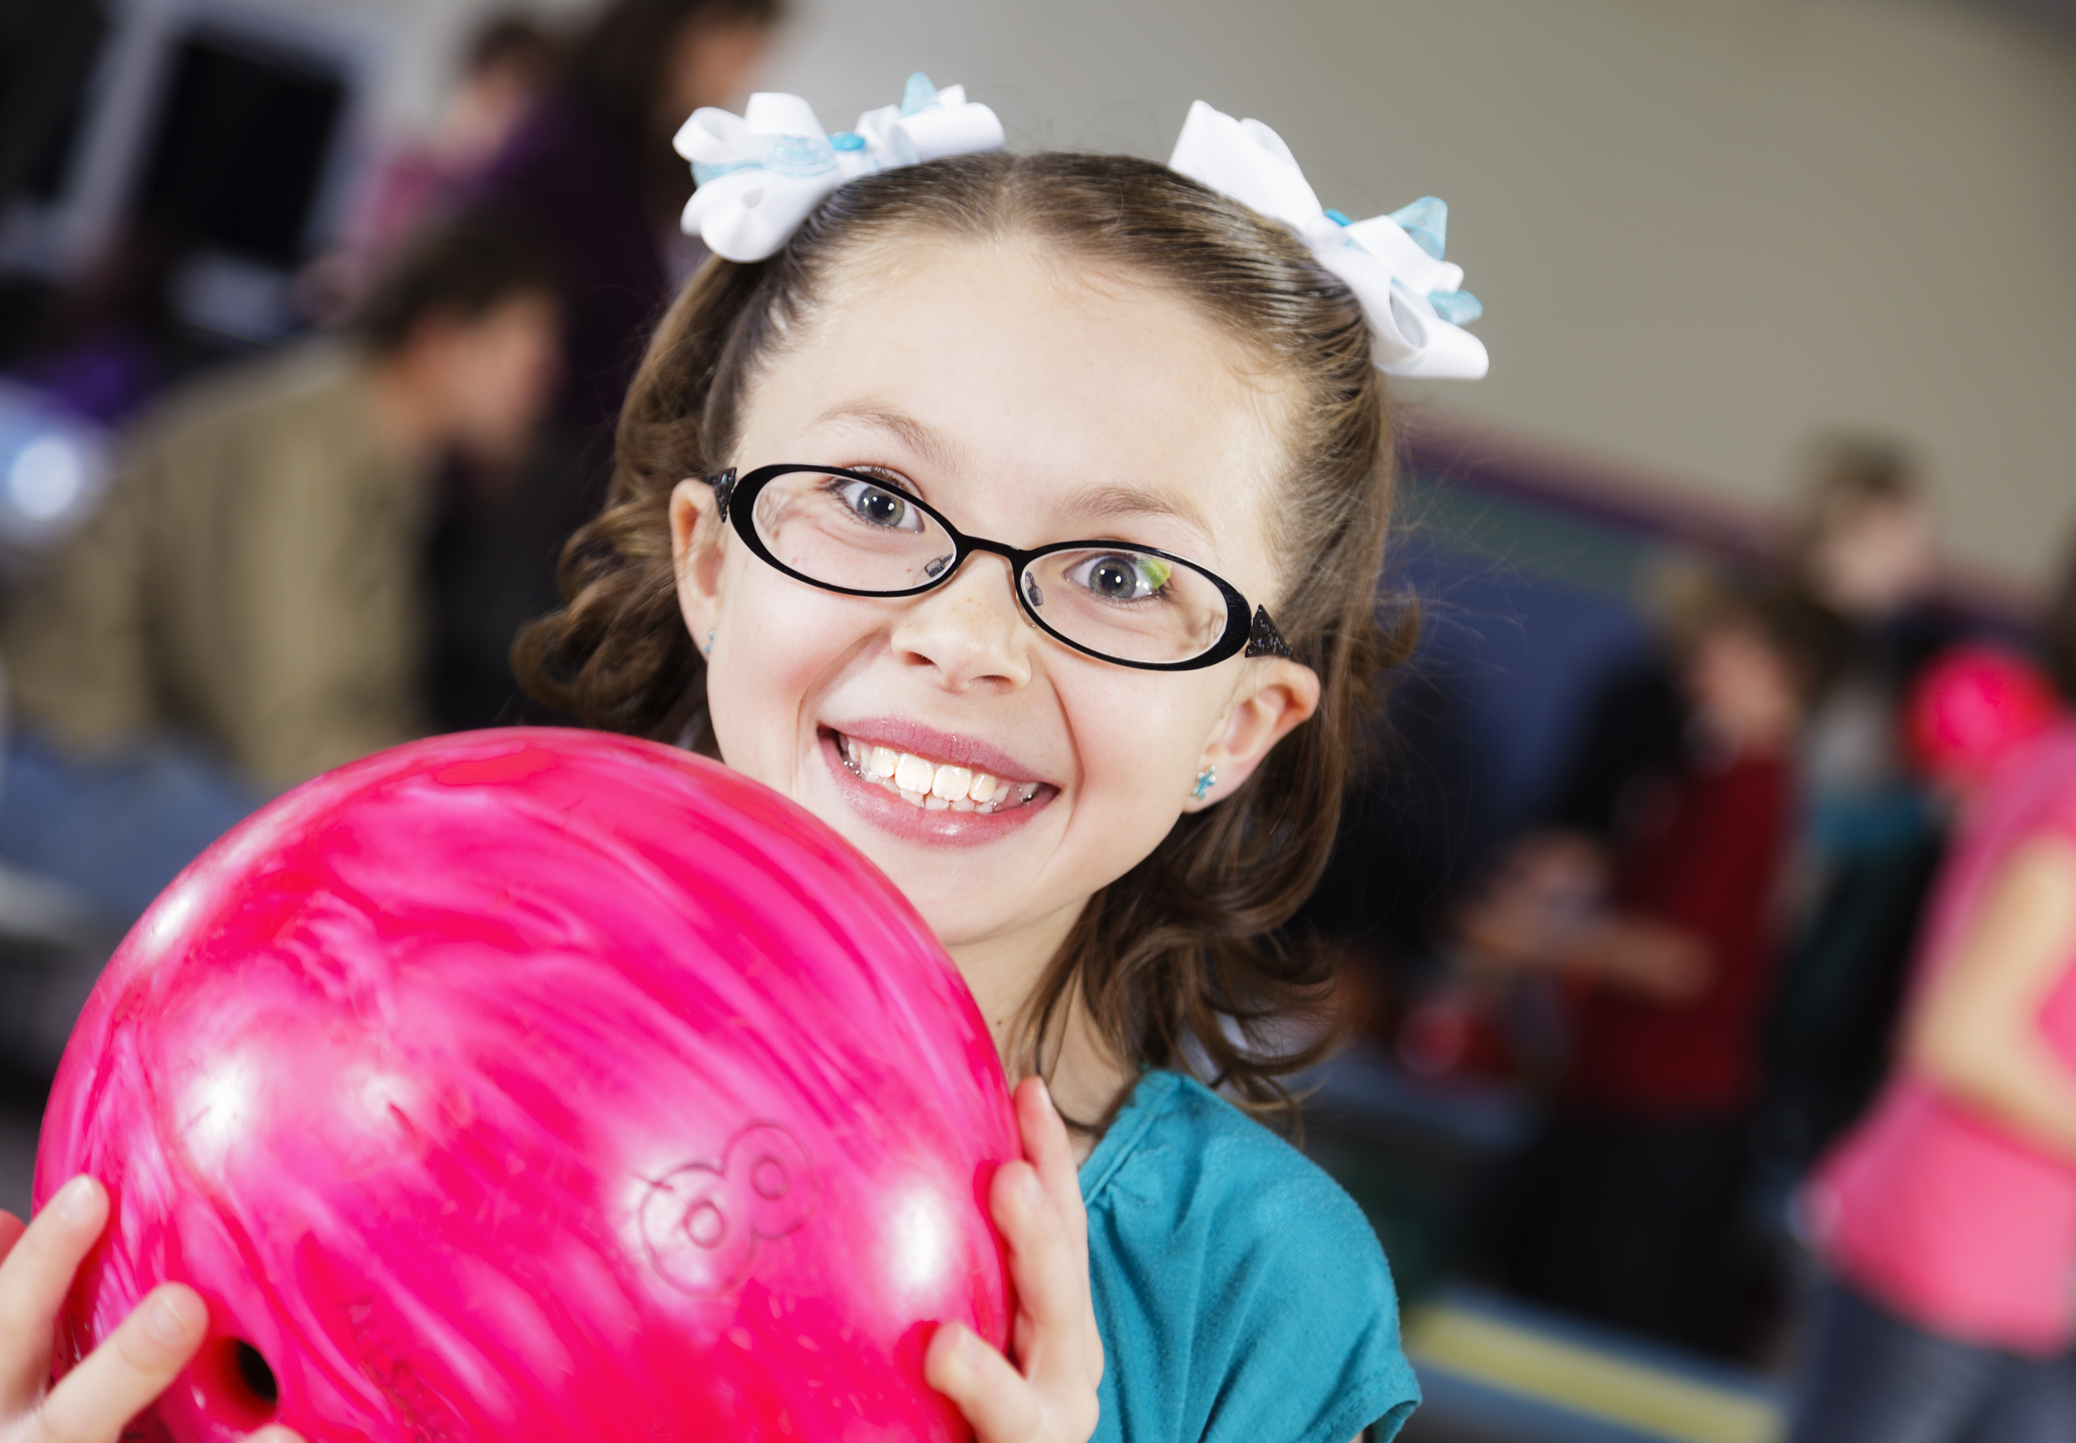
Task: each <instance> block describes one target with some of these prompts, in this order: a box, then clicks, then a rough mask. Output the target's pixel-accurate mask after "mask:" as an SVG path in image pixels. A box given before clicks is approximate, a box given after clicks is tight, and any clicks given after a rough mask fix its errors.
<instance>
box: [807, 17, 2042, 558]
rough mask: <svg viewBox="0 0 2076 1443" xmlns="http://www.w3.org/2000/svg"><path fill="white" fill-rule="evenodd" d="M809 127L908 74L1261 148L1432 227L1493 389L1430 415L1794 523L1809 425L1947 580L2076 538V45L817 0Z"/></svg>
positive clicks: (1939, 20)
mask: <svg viewBox="0 0 2076 1443" xmlns="http://www.w3.org/2000/svg"><path fill="white" fill-rule="evenodd" d="M805 3H806V5H807V8H806V10H805V13H804V14H803V17H802V21H801V23H800V24H799V25H798V27H797V29H796V30H795V32H794V34H793V36H792V38H791V40H790V41H789V43H788V45H787V47H786V48H785V51H784V53H783V54H782V55H781V57H780V58H779V60H778V63H777V64H776V65H775V66H774V73H773V75H772V77H771V79H772V81H773V83H774V84H776V85H778V86H780V87H781V88H786V89H798V90H799V91H800V92H801V93H803V94H805V95H807V96H808V97H810V98H811V99H812V100H814V102H815V103H816V105H817V107H818V108H819V109H820V110H821V112H822V114H823V117H824V119H825V121H827V122H828V123H830V124H832V125H847V124H849V123H850V122H851V119H852V117H853V115H854V114H855V112H856V111H857V110H858V109H861V108H863V107H864V106H865V105H868V104H877V103H881V102H883V101H884V100H886V99H889V98H892V97H893V96H895V95H896V94H897V93H898V90H899V87H900V84H901V81H902V79H903V77H904V76H905V75H906V74H907V72H908V71H909V70H910V69H914V68H922V69H925V70H927V71H929V72H930V74H931V75H932V77H933V78H934V79H936V80H937V81H938V83H940V84H947V83H951V82H954V81H960V82H964V83H965V84H966V85H967V86H968V87H969V89H970V90H972V91H973V92H974V94H975V98H977V99H983V100H986V101H988V102H989V103H990V104H992V105H994V106H995V107H996V108H997V109H998V110H999V111H1000V112H1001V114H1002V116H1003V119H1004V120H1005V122H1007V124H1008V125H1009V127H1010V129H1011V133H1012V142H1013V143H1023V144H1052V145H1072V144H1084V145H1094V146H1099V147H1104V148H1122V149H1128V150H1132V151H1136V152H1139V153H1141V154H1147V155H1156V156H1160V157H1162V158H1165V156H1166V153H1167V147H1168V146H1169V144H1170V143H1172V141H1173V139H1174V135H1175V131H1176V129H1177V127H1178V126H1179V125H1180V123H1181V119H1182V115H1183V112H1184V111H1185V109H1186V108H1187V107H1188V103H1189V101H1190V100H1191V99H1192V98H1194V97H1198V96H1201V97H1203V98H1205V99H1207V100H1210V101H1211V102H1212V103H1213V104H1215V105H1217V106H1218V107H1219V108H1220V109H1223V110H1228V111H1231V112H1233V113H1236V114H1241V115H1255V116H1259V117H1260V118H1262V119H1263V120H1266V121H1268V122H1269V123H1270V124H1271V125H1274V126H1276V127H1277V128H1278V129H1279V130H1280V131H1281V132H1282V134H1283V136H1284V138H1285V139H1286V140H1288V141H1289V142H1290V144H1291V146H1292V148H1293V149H1294V150H1295V152H1296V153H1297V155H1298V158H1299V159H1300V161H1302V162H1303V163H1304V164H1305V166H1306V170H1307V173H1308V174H1309V175H1310V176H1311V178H1312V179H1313V182H1314V184H1315V186H1316V188H1317V189H1318V190H1319V192H1320V194H1321V198H1322V199H1323V200H1324V201H1325V203H1326V204H1328V205H1338V206H1339V207H1340V208H1341V209H1343V210H1347V211H1350V212H1353V213H1355V214H1357V215H1366V214H1370V213H1373V212H1374V211H1376V210H1380V209H1390V208H1394V207H1396V206H1397V205H1400V204H1402V203H1404V202H1405V201H1408V200H1411V199H1413V198H1414V197H1416V196H1419V195H1423V194H1427V193H1430V192H1431V193H1433V194H1436V195H1440V196H1442V197H1443V198H1444V199H1446V200H1448V201H1449V203H1450V207H1451V222H1452V224H1451V236H1450V241H1451V244H1450V251H1449V257H1450V259H1451V260H1458V261H1461V262H1462V264H1463V265H1464V266H1465V267H1466V269H1467V270H1468V272H1469V278H1468V281H1467V284H1468V286H1469V288H1470V289H1471V290H1473V291H1475V292H1476V293H1477V294H1478V295H1479V296H1480V297H1482V298H1483V299H1484V301H1485V303H1486V308H1487V318H1486V319H1485V320H1484V321H1483V322H1481V323H1480V325H1479V327H1478V330H1479V333H1480V334H1481V335H1483V336H1484V338H1485V340H1486V342H1487V343H1488V344H1489V346H1490V347H1491V350H1492V355H1493V373H1492V375H1491V377H1490V378H1489V379H1488V380H1485V381H1482V382H1478V383H1475V384H1463V383H1453V384H1452V383H1434V384H1433V385H1431V386H1430V387H1427V388H1423V389H1424V390H1425V391H1426V392H1427V393H1428V394H1429V395H1430V396H1431V397H1432V404H1433V405H1434V406H1435V407H1437V408H1440V409H1441V410H1442V411H1443V412H1445V413H1446V414H1448V415H1452V416H1455V417H1458V418H1462V419H1467V420H1471V421H1476V422H1482V423H1487V424H1490V425H1493V426H1497V427H1501V428H1505V429H1507V430H1509V431H1513V432H1517V433H1522V434H1524V435H1526V436H1528V437H1530V438H1533V439H1536V440H1540V441H1547V442H1552V443H1555V444H1558V445H1560V446H1565V447H1570V448H1574V449H1576V450H1580V451H1584V452H1587V453H1590V454H1594V455H1599V456H1604V457H1607V458H1609V459H1611V460H1613V461H1616V462H1618V463H1621V464H1624V465H1627V466H1630V467H1635V468H1639V469H1643V470H1646V471H1650V472H1655V473H1657V474H1660V475H1663V476H1664V477H1666V478H1668V479H1673V480H1683V481H1691V482H1693V483H1695V484H1697V485H1699V486H1702V487H1706V488H1710V489H1712V490H1715V491H1717V492H1719V493H1723V494H1728V495H1731V496H1736V497H1745V498H1752V499H1758V500H1769V499H1776V498H1779V497H1781V496H1783V495H1784V494H1785V493H1786V492H1787V491H1788V489H1789V486H1790V478H1791V472H1792V469H1793V464H1794V461H1795V458H1796V455H1797V452H1798V448H1799V447H1800V445H1801V444H1802V442H1803V441H1804V440H1805V438H1806V437H1808V436H1809V434H1810V433H1811V432H1812V431H1813V430H1815V429H1817V428H1820V427H1826V426H1832V425H1836V424H1850V425H1854V426H1861V427H1871V428H1877V429H1880V430H1883V431H1888V432H1893V433H1895V434H1897V435H1900V436H1902V437H1905V438H1907V439H1909V440H1910V441H1912V442H1914V443H1916V444H1917V445H1918V446H1920V447H1921V448H1922V449H1923V452H1924V454H1925V455H1926V457H1927V458H1928V459H1929V461H1930V463H1931V465H1932V467H1933V468H1934V471H1935V474H1936V478H1937V481H1938V485H1939V490H1940V495H1941V503H1942V509H1943V511H1944V514H1945V519H1946V522H1947V526H1948V530H1949V534H1950V537H1951V540H1952V545H1953V547H1954V548H1955V550H1956V551H1957V552H1958V553H1960V555H1961V556H1962V557H1963V558H1965V559H1968V560H1971V561H1974V562H1977V563H1987V564H1989V565H1990V566H1992V567H1994V568H1996V569H1998V570H2001V571H2003V572H2006V573H2007V574H2010V573H2016V574H2018V575H2020V576H2024V577H2029V578H2039V577H2042V576H2044V575H2045V574H2046V573H2047V571H2048V570H2049V568H2050V566H2051V565H2052V561H2053V558H2054V556H2055V554H2056V552H2057V551H2058V550H2059V548H2060V547H2061V545H2062V544H2063V540H2064V538H2065V537H2066V536H2067V535H2068V533H2069V532H2070V529H2071V526H2072V524H2076V41H2072V40H2071V39H2069V38H2067V37H2065V36H2062V35H2058V34H2056V33H2054V32H2052V31H2048V30H2044V29H2040V28H2036V27H2032V26H2029V25H2028V24H2026V23H2024V22H2021V21H2017V20H2012V19H2007V18H2006V17H2004V16H2003V15H2002V14H2000V13H1996V12H1990V11H1978V10H1973V9H1970V8H1967V7H1965V6H1963V5H1961V4H1956V3H1948V0H1370V3H1355V0H1279V3H1263V0H1244V3H1243V0H1134V3H1117V0H1045V3H1036V0H1019V3H1012V0H873V3H862V0H805Z"/></svg>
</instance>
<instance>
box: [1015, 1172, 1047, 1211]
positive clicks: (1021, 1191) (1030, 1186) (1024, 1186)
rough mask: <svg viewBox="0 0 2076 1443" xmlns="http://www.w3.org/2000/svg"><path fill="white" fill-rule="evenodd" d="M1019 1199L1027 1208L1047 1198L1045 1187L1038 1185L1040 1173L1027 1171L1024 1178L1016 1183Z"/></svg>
mask: <svg viewBox="0 0 2076 1443" xmlns="http://www.w3.org/2000/svg"><path fill="white" fill-rule="evenodd" d="M1016 1191H1017V1200H1018V1201H1019V1202H1021V1203H1022V1204H1023V1205H1024V1206H1025V1207H1027V1208H1034V1207H1036V1206H1038V1204H1039V1203H1040V1202H1042V1201H1044V1199H1045V1189H1044V1188H1042V1187H1040V1186H1039V1185H1038V1174H1037V1173H1036V1172H1026V1173H1025V1174H1024V1180H1023V1181H1022V1182H1020V1183H1018V1184H1017V1185H1016Z"/></svg>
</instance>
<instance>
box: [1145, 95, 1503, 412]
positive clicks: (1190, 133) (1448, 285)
mask: <svg viewBox="0 0 2076 1443" xmlns="http://www.w3.org/2000/svg"><path fill="white" fill-rule="evenodd" d="M1168 164H1169V166H1171V167H1172V168H1173V169H1175V170H1177V171H1180V172H1181V173H1182V174H1184V175H1186V176H1188V177H1189V178H1190V179H1192V180H1195V181H1200V182H1201V183H1203V184H1204V185H1207V186H1209V187H1210V188H1211V189H1213V190H1215V191H1218V192H1220V193H1221V194H1224V195H1228V196H1231V197H1232V198H1233V199H1234V200H1237V201H1239V202H1240V203H1241V204H1242V205H1246V206H1249V207H1251V208H1252V209H1254V210H1257V211H1259V212H1261V214H1263V215H1265V216H1267V217H1269V219H1271V220H1276V221H1281V222H1282V223H1283V224H1285V225H1287V226H1289V227H1290V228H1291V229H1292V230H1294V231H1296V232H1297V233H1298V235H1299V236H1300V237H1301V238H1302V239H1303V240H1304V242H1305V244H1306V245H1307V246H1309V247H1310V248H1311V250H1312V254H1313V255H1315V256H1316V257H1318V259H1319V263H1320V264H1321V265H1323V266H1325V267H1326V268H1327V269H1328V270H1330V271H1332V272H1333V273H1334V274H1335V275H1337V276H1339V277H1340V278H1341V279H1342V280H1344V281H1346V282H1347V283H1348V288H1349V289H1350V290H1352V291H1354V292H1355V298H1356V299H1357V300H1358V301H1360V302H1361V303H1362V313H1363V316H1364V318H1365V319H1367V320H1368V321H1369V323H1370V347H1371V353H1372V356H1373V357H1374V359H1375V360H1376V363H1377V369H1378V370H1380V371H1384V372H1386V373H1387V374H1390V375H1394V376H1452V377H1457V378H1460V379H1463V380H1471V381H1474V380H1476V379H1478V378H1479V377H1480V376H1482V375H1484V374H1485V370H1486V367H1487V364H1488V362H1487V359H1486V355H1485V346H1484V343H1483V342H1482V341H1480V340H1479V339H1478V338H1477V337H1476V336H1474V335H1472V334H1471V333H1470V332H1469V331H1466V330H1464V329H1463V324H1462V323H1464V322H1467V321H1474V320H1476V319H1477V318H1478V316H1479V315H1480V314H1481V313H1482V311H1483V307H1481V306H1480V305H1479V304H1478V299H1477V297H1475V296H1473V295H1472V294H1471V293H1470V292H1468V291H1466V290H1464V289H1463V268H1462V267H1461V266H1453V265H1450V264H1449V263H1448V262H1447V261H1445V260H1443V259H1442V250H1443V246H1444V243H1445V241H1446V238H1447V231H1448V224H1449V207H1448V206H1446V205H1444V204H1443V203H1442V202H1441V201H1439V200H1437V199H1435V198H1434V197H1433V196H1427V197H1424V198H1423V199H1420V200H1416V201H1414V202H1413V203H1412V204H1411V205H1409V206H1407V207H1406V208H1405V209H1403V210H1400V211H1395V212H1393V213H1392V214H1391V215H1380V216H1375V217H1373V218H1371V219H1369V220H1357V221H1351V220H1350V219H1349V218H1348V217H1347V216H1345V215H1342V214H1341V213H1340V212H1339V211H1332V210H1326V209H1324V208H1322V207H1321V206H1320V204H1319V197H1318V196H1317V195H1315V194H1314V193H1313V191H1312V187H1311V185H1310V184H1308V183H1307V182H1306V180H1305V173H1304V172H1303V171H1302V170H1300V169H1298V163H1297V161H1296V160H1295V159H1293V158H1292V156H1291V154H1290V147H1289V146H1287V145H1285V144H1284V143H1283V137H1282V136H1280V135H1278V134H1276V132H1275V131H1273V130H1271V129H1269V128H1268V127H1267V126H1266V125H1263V124H1262V123H1261V122H1260V121H1258V120H1235V119H1233V118H1232V117H1231V116H1230V115H1226V114H1224V113H1223V112H1221V111H1217V110H1213V109H1212V108H1211V107H1210V106H1208V105H1206V104H1204V102H1203V101H1201V100H1199V101H1197V102H1196V103H1195V104H1194V105H1192V106H1190V108H1189V119H1188V120H1186V121H1184V122H1183V125H1182V136H1181V138H1180V139H1179V140H1177V141H1176V142H1175V153H1174V155H1173V156H1172V157H1170V158H1169V160H1168Z"/></svg>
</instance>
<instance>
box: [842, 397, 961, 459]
mask: <svg viewBox="0 0 2076 1443" xmlns="http://www.w3.org/2000/svg"><path fill="white" fill-rule="evenodd" d="M843 422H848V423H853V424H858V423H862V424H864V425H866V426H870V427H872V428H874V429H875V430H880V431H890V432H892V433H893V435H894V437H895V439H896V440H898V441H900V442H901V444H902V445H904V446H906V447H907V448H908V449H909V450H911V451H913V452H915V454H916V455H918V456H920V457H922V458H923V460H925V461H927V462H929V463H930V464H931V465H932V466H935V467H937V468H938V469H939V470H943V471H956V470H958V469H959V463H960V461H961V459H962V458H961V457H960V455H959V450H958V447H956V446H954V445H953V444H952V443H951V441H950V439H949V438H947V437H945V436H943V435H941V434H939V433H938V432H937V431H935V430H933V429H931V428H930V427H928V426H926V425H924V424H923V423H922V422H921V421H918V420H917V419H916V418H915V417H913V416H911V415H908V414H907V413H906V412H902V411H895V410H892V409H890V408H888V407H885V406H873V405H855V406H851V405H846V406H832V407H830V408H829V409H828V410H826V411H824V412H823V413H822V414H821V415H819V416H817V417H815V422H814V424H815V425H817V426H825V425H830V424H832V423H843Z"/></svg>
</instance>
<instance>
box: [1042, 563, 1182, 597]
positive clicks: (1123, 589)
mask: <svg viewBox="0 0 2076 1443" xmlns="http://www.w3.org/2000/svg"><path fill="white" fill-rule="evenodd" d="M1173 572H1174V568H1173V567H1171V566H1169V565H1168V563H1167V562H1165V561H1163V560H1161V559H1160V558H1159V557H1158V556H1141V555H1138V554H1136V553H1134V552H1129V551H1119V552H1108V553H1104V554H1101V555H1097V556H1091V557H1090V558H1089V559H1088V560H1086V561H1084V562H1082V563H1081V564H1079V565H1078V566H1075V567H1072V568H1070V569H1069V570H1068V572H1067V579H1068V580H1069V581H1071V582H1073V583H1074V584H1075V585H1077V586H1082V587H1086V588H1087V589H1088V590H1089V591H1091V592H1093V593H1094V594H1095V595H1097V596H1100V597H1102V598H1103V599H1104V600H1105V601H1144V600H1146V599H1147V598H1148V597H1155V596H1159V595H1160V594H1161V593H1162V591H1163V590H1164V589H1165V588H1166V586H1167V584H1168V577H1169V576H1171V575H1172V574H1173Z"/></svg>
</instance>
